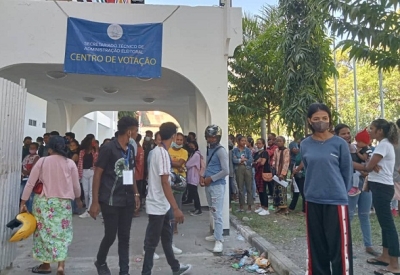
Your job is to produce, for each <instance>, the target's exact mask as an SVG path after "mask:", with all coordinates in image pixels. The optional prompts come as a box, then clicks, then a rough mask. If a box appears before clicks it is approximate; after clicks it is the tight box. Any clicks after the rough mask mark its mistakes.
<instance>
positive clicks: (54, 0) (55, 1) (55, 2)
mask: <svg viewBox="0 0 400 275" xmlns="http://www.w3.org/2000/svg"><path fill="white" fill-rule="evenodd" d="M53 2H54V4H56V5H57V7H58V8H59V9H60V10H61V11H62V12H63V13H64V14H65V16H66V17H67V18H69V15H68V13H66V12H65V10H64V9H63V8H61V6H60V4H58V3H57V0H53Z"/></svg>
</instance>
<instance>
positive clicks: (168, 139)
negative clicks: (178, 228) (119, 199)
mask: <svg viewBox="0 0 400 275" xmlns="http://www.w3.org/2000/svg"><path fill="white" fill-rule="evenodd" d="M176 131H177V127H176V125H175V124H174V123H172V122H167V123H163V124H162V125H161V126H160V136H161V144H160V145H158V146H157V147H155V148H154V149H153V150H152V156H151V160H150V165H149V169H148V173H149V174H148V189H147V198H146V213H147V214H148V215H149V223H148V225H147V229H146V237H145V240H144V250H145V256H144V260H143V269H142V275H151V270H152V268H153V257H154V251H155V249H156V247H157V246H158V243H159V241H160V237H161V243H162V246H163V250H164V253H165V257H166V258H167V262H168V264H169V265H170V266H171V269H172V275H182V274H186V273H187V272H188V271H189V270H190V269H191V268H192V266H191V265H181V264H180V263H179V261H178V260H177V259H176V258H175V255H174V252H173V249H172V236H173V233H172V227H171V221H170V215H169V211H171V210H170V209H171V208H172V211H173V215H174V219H175V222H177V223H183V221H184V216H183V213H182V211H181V210H179V208H178V205H177V203H176V201H175V199H174V195H173V194H172V189H171V183H170V172H171V162H172V161H171V158H170V156H169V154H168V149H169V147H170V146H171V143H172V141H173V140H174V139H175V137H176Z"/></svg>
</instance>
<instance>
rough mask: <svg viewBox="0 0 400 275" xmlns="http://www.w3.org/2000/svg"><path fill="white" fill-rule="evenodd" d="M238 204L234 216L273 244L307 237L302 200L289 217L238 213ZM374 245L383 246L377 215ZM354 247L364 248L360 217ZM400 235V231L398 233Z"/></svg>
mask: <svg viewBox="0 0 400 275" xmlns="http://www.w3.org/2000/svg"><path fill="white" fill-rule="evenodd" d="M238 207H239V205H238V204H232V214H233V215H235V216H236V217H237V218H239V219H240V220H241V221H242V223H243V224H245V225H248V226H250V227H251V228H252V229H253V230H254V231H256V232H257V233H258V234H260V235H261V236H262V237H264V238H265V239H266V240H268V241H270V242H272V243H275V244H276V243H286V241H288V240H292V239H294V238H305V237H306V220H305V217H302V216H300V215H298V213H300V211H301V198H299V201H298V203H297V207H296V210H295V211H294V212H292V213H290V214H289V215H277V214H274V213H272V212H271V214H270V215H269V216H259V215H258V214H256V213H254V212H253V213H251V214H247V213H238V212H236V211H235V210H236V209H237V208H238ZM243 217H248V218H251V219H252V220H250V221H243V220H242V218H243ZM394 220H395V224H396V228H397V229H400V217H395V218H394ZM370 222H371V234H372V243H373V245H374V246H380V244H381V240H382V239H381V228H380V226H379V223H378V220H377V218H376V215H375V214H371V215H370ZM351 231H352V240H353V245H356V246H361V247H362V246H364V243H363V236H362V232H361V227H360V220H359V219H358V216H357V215H356V216H354V218H353V221H352V224H351ZM397 232H398V233H399V231H397Z"/></svg>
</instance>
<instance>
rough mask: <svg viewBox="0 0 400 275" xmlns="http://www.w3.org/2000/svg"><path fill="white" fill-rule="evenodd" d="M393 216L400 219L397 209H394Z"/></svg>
mask: <svg viewBox="0 0 400 275" xmlns="http://www.w3.org/2000/svg"><path fill="white" fill-rule="evenodd" d="M392 215H393V217H398V216H399V213H398V212H397V210H396V209H392Z"/></svg>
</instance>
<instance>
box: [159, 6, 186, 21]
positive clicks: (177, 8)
mask: <svg viewBox="0 0 400 275" xmlns="http://www.w3.org/2000/svg"><path fill="white" fill-rule="evenodd" d="M180 7H181V6H177V7H176V9H175V10H174V11H173V12H171V14H170V15H168V17H167V18H165V19H164V21H162V22H163V23H164V22H165V21H167V20H168V19H169V18H170V17H171V16H172V15H173V14H174V13H175V12H176V11H177V10H179V8H180Z"/></svg>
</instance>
